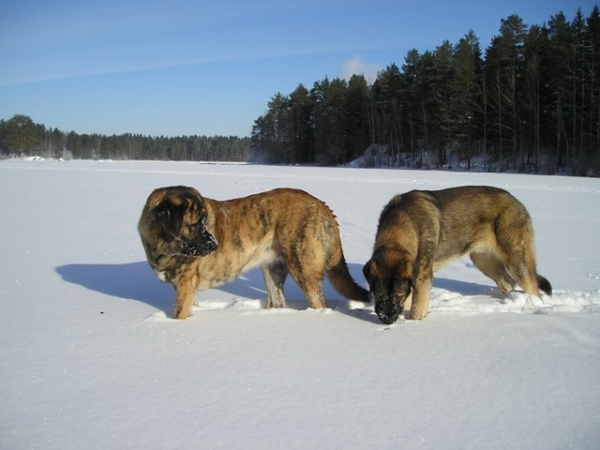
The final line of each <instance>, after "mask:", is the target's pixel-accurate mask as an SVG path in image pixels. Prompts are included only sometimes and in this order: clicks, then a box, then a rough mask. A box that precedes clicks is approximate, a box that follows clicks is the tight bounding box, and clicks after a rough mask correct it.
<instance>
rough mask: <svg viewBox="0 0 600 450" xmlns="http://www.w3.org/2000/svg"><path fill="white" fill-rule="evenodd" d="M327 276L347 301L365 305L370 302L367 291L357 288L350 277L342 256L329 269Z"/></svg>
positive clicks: (356, 284)
mask: <svg viewBox="0 0 600 450" xmlns="http://www.w3.org/2000/svg"><path fill="white" fill-rule="evenodd" d="M327 276H328V277H329V281H331V284H332V286H333V287H334V288H335V290H336V291H338V292H339V293H340V294H342V295H343V296H344V297H346V298H347V299H349V300H357V301H360V302H365V303H366V302H369V301H370V297H369V291H367V290H366V289H365V288H363V287H361V286H359V285H358V283H357V282H356V281H354V278H352V275H350V271H349V270H348V266H347V265H346V260H345V258H344V255H342V256H341V258H340V259H339V260H338V261H337V263H335V264H334V265H332V266H331V267H330V268H329V272H328V273H327Z"/></svg>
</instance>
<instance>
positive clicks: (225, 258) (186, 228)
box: [138, 186, 370, 319]
mask: <svg viewBox="0 0 600 450" xmlns="http://www.w3.org/2000/svg"><path fill="white" fill-rule="evenodd" d="M138 231H139V234H140V237H141V240H142V245H143V247H144V251H145V253H146V257H147V260H148V263H149V264H150V266H151V267H152V269H154V271H155V272H156V273H157V275H158V278H159V279H160V280H161V281H163V282H168V283H171V284H172V285H173V287H174V288H175V291H176V299H175V312H174V317H175V318H177V319H185V318H187V317H188V316H189V315H190V314H191V308H192V304H193V300H194V294H195V291H196V290H199V289H209V288H212V287H215V286H219V285H222V284H224V283H227V282H230V281H232V280H234V279H235V278H237V277H238V276H239V275H240V274H241V273H243V272H245V271H247V270H249V269H251V268H253V267H256V266H261V268H262V272H263V276H264V280H265V284H266V287H267V307H268V308H283V307H285V297H284V295H283V284H284V282H285V279H286V277H287V275H288V273H289V274H290V275H291V276H292V278H293V279H294V281H296V283H297V284H298V286H299V287H300V288H301V289H302V291H303V293H304V294H305V296H306V299H307V300H308V303H309V305H310V307H312V308H315V309H322V308H325V307H326V304H325V299H324V297H323V288H322V283H323V277H324V275H327V276H328V278H329V280H330V281H331V284H332V285H333V287H334V288H335V289H336V290H337V291H338V292H339V293H340V294H342V295H343V296H345V297H346V298H349V299H352V300H358V301H362V302H368V301H370V297H369V293H368V291H367V290H366V289H365V288H363V287H361V286H359V285H358V284H357V283H356V282H355V281H354V279H353V278H352V276H351V275H350V272H349V271H348V267H347V265H346V260H345V258H344V253H343V251H342V244H341V241H340V232H339V227H338V223H337V221H336V219H335V216H334V215H333V212H332V211H331V209H329V207H328V206H327V205H326V204H325V203H323V202H322V201H321V200H318V199H317V198H315V197H313V196H311V195H310V194H308V193H306V192H304V191H301V190H296V189H287V188H283V189H275V190H272V191H268V192H264V193H260V194H255V195H250V196H248V197H244V198H237V199H233V200H228V201H217V200H212V199H209V198H206V197H203V196H202V195H200V193H199V192H198V191H197V190H196V189H194V188H191V187H185V186H173V187H164V188H160V189H156V190H154V191H153V192H152V193H151V194H150V196H149V197H148V199H147V201H146V204H145V206H144V208H143V210H142V215H141V217H140V220H139V224H138Z"/></svg>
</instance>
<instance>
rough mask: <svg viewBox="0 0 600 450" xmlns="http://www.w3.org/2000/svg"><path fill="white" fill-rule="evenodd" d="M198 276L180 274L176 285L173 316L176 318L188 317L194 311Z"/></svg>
mask: <svg viewBox="0 0 600 450" xmlns="http://www.w3.org/2000/svg"><path fill="white" fill-rule="evenodd" d="M196 281H197V280H196V277H195V276H186V275H185V274H184V275H182V276H180V277H179V279H178V280H177V285H176V286H175V292H176V295H175V311H174V313H173V316H174V317H175V319H180V320H183V319H187V318H188V317H189V316H190V315H191V312H192V304H193V303H194V294H195V293H196V286H197V282H196Z"/></svg>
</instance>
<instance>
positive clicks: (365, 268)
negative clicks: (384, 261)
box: [363, 259, 374, 284]
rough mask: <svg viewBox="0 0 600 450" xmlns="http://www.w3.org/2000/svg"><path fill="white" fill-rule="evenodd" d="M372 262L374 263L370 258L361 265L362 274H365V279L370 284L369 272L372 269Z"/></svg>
mask: <svg viewBox="0 0 600 450" xmlns="http://www.w3.org/2000/svg"><path fill="white" fill-rule="evenodd" d="M373 264H374V262H373V260H372V259H370V260H369V261H367V263H366V264H365V265H364V266H363V275H364V276H365V280H367V283H369V284H371V272H372V271H373Z"/></svg>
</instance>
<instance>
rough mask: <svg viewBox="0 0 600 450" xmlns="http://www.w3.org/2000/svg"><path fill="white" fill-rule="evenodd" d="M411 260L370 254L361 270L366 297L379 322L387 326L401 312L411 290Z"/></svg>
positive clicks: (399, 255) (405, 257) (402, 254)
mask: <svg viewBox="0 0 600 450" xmlns="http://www.w3.org/2000/svg"><path fill="white" fill-rule="evenodd" d="M412 273H413V260H412V258H410V257H409V256H408V255H406V254H405V253H401V254H398V255H389V254H385V253H378V254H374V255H373V258H371V259H370V260H369V261H368V262H367V263H366V264H365V266H364V267H363V274H364V276H365V279H366V280H367V282H368V283H369V294H370V296H371V299H372V300H373V303H374V305H375V313H376V314H377V317H379V320H380V321H381V322H382V323H384V324H386V325H390V324H392V323H394V322H396V321H397V320H398V318H399V317H400V314H402V312H403V311H404V304H405V303H406V300H407V299H408V297H409V296H410V294H411V292H412V289H413V276H412Z"/></svg>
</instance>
